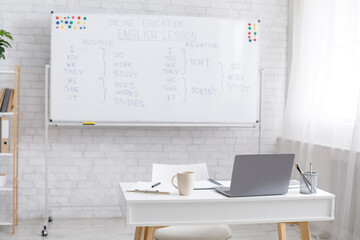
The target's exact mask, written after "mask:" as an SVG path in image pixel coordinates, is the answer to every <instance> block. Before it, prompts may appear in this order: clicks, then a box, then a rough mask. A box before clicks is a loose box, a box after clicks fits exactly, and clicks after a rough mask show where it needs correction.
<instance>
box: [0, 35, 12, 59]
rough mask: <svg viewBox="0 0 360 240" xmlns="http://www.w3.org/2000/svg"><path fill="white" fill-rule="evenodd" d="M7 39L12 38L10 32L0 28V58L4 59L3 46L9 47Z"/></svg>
mask: <svg viewBox="0 0 360 240" xmlns="http://www.w3.org/2000/svg"><path fill="white" fill-rule="evenodd" d="M8 39H10V40H13V38H12V36H11V33H9V32H7V31H5V30H2V29H0V59H2V58H3V59H4V60H5V48H11V45H10V43H9V42H8V41H9V40H8Z"/></svg>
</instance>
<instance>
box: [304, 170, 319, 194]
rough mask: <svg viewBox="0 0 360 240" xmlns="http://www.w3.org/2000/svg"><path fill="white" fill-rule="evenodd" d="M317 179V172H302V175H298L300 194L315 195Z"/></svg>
mask: <svg viewBox="0 0 360 240" xmlns="http://www.w3.org/2000/svg"><path fill="white" fill-rule="evenodd" d="M317 177H318V173H317V172H311V173H310V172H304V173H303V174H300V193H304V194H311V193H316V187H317ZM305 178H306V179H305Z"/></svg>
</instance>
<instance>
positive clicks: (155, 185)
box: [151, 182, 161, 188]
mask: <svg viewBox="0 0 360 240" xmlns="http://www.w3.org/2000/svg"><path fill="white" fill-rule="evenodd" d="M160 184H161V182H158V183H155V184H154V185H152V186H151V187H152V188H154V187H157V186H159V185H160Z"/></svg>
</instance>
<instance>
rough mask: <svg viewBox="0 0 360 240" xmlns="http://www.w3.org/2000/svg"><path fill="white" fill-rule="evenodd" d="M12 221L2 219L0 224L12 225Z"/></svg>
mask: <svg viewBox="0 0 360 240" xmlns="http://www.w3.org/2000/svg"><path fill="white" fill-rule="evenodd" d="M12 225H13V224H12V222H7V221H2V220H0V226H12Z"/></svg>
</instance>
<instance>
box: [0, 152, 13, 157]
mask: <svg viewBox="0 0 360 240" xmlns="http://www.w3.org/2000/svg"><path fill="white" fill-rule="evenodd" d="M13 155H14V154H13V153H0V157H1V156H2V157H12V156H13Z"/></svg>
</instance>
